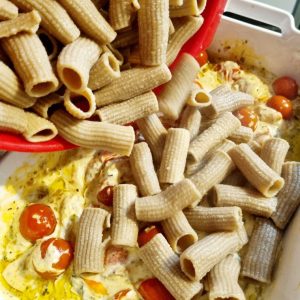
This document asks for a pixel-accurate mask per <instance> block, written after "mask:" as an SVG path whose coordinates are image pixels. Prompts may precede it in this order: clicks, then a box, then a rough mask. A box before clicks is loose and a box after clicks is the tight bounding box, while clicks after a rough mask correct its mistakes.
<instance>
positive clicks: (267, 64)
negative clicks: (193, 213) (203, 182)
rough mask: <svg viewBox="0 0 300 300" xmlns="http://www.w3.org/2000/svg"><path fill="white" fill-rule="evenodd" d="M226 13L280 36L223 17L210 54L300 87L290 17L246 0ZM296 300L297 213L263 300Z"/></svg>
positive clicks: (299, 292)
mask: <svg viewBox="0 0 300 300" xmlns="http://www.w3.org/2000/svg"><path fill="white" fill-rule="evenodd" d="M283 1H284V0H283ZM226 11H228V12H233V13H235V14H238V15H241V16H245V17H248V18H250V19H254V20H258V21H261V22H264V23H267V24H270V25H273V26H276V27H278V28H280V29H281V33H278V32H273V31H270V30H268V29H264V28H261V27H257V26H254V25H251V24H248V23H244V22H242V21H238V20H235V19H232V18H229V17H226V16H223V17H222V20H221V23H220V25H219V28H218V30H217V33H216V35H215V38H214V41H213V43H212V45H211V47H210V49H209V50H210V52H212V53H214V54H216V55H218V56H221V57H224V58H225V59H226V58H228V57H232V55H233V53H235V54H236V53H237V52H238V53H239V54H240V57H238V58H241V56H243V57H244V58H245V62H246V63H248V64H253V65H255V66H256V67H258V68H265V69H266V70H268V71H270V72H272V73H274V74H275V75H277V76H283V75H288V76H291V77H293V78H294V79H295V80H297V82H298V84H300V31H298V30H297V29H296V28H295V25H294V19H293V17H292V15H291V14H289V13H288V12H285V11H283V10H280V9H277V8H274V7H271V6H267V5H265V4H262V3H258V2H255V1H249V0H231V1H229V2H228V4H227V7H226ZM224 45H225V47H226V46H228V45H231V48H230V49H229V48H228V47H227V50H225V51H224ZM235 47H239V48H240V49H239V51H236V49H234V48H235ZM241 48H243V49H241ZM299 134H300V132H299ZM299 184H300V182H299ZM298 299H300V209H299V210H298V213H297V214H296V215H295V217H294V220H293V222H292V223H291V224H290V226H289V228H288V229H287V232H286V234H285V237H284V242H283V252H282V254H281V257H280V259H279V263H278V265H277V267H276V269H275V274H274V281H273V283H272V285H271V286H270V287H269V288H268V290H267V294H266V296H265V297H264V299H263V300H298Z"/></svg>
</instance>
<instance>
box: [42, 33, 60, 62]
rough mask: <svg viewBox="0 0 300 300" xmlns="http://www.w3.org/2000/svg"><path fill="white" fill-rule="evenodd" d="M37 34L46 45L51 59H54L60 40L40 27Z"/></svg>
mask: <svg viewBox="0 0 300 300" xmlns="http://www.w3.org/2000/svg"><path fill="white" fill-rule="evenodd" d="M37 35H38V37H39V39H40V40H41V42H42V44H43V46H44V47H45V49H46V51H47V54H48V58H49V60H50V61H51V60H53V59H55V58H56V57H57V54H58V42H57V41H56V40H55V39H54V37H53V36H52V35H51V34H49V33H48V32H47V31H46V30H44V29H41V28H39V30H38V31H37Z"/></svg>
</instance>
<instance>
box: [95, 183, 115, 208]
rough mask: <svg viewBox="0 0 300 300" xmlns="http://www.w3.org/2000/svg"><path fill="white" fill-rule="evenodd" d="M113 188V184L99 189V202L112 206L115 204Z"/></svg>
mask: <svg viewBox="0 0 300 300" xmlns="http://www.w3.org/2000/svg"><path fill="white" fill-rule="evenodd" d="M113 189H114V187H113V186H112V185H108V186H106V187H105V188H104V189H102V190H101V191H99V192H98V194H97V200H98V202H99V203H102V204H104V205H106V206H109V207H111V206H112V205H113V197H114V193H113Z"/></svg>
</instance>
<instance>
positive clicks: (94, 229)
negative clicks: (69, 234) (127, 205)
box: [74, 207, 109, 275]
mask: <svg viewBox="0 0 300 300" xmlns="http://www.w3.org/2000/svg"><path fill="white" fill-rule="evenodd" d="M107 219H109V213H108V212H107V211H106V210H104V209H101V208H91V207H89V208H85V209H84V210H83V213H82V215H81V217H80V219H79V224H78V233H77V237H76V244H75V254H74V273H75V274H76V275H80V274H82V273H100V272H101V271H102V270H103V265H104V261H103V258H102V259H101V257H100V252H101V248H102V247H103V242H102V232H103V230H104V229H105V227H107Z"/></svg>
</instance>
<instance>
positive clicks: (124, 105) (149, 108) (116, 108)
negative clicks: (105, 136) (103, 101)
mask: <svg viewBox="0 0 300 300" xmlns="http://www.w3.org/2000/svg"><path fill="white" fill-rule="evenodd" d="M157 111H158V103H157V98H156V96H155V94H154V93H153V92H148V93H145V94H142V95H139V96H136V97H134V98H132V99H130V100H127V101H124V102H121V103H114V104H111V105H107V106H104V107H101V108H99V109H98V110H96V114H97V115H98V117H99V119H100V120H101V121H103V122H108V123H113V124H120V125H124V124H128V123H130V122H133V121H135V120H137V119H141V118H144V117H147V116H148V115H150V114H153V113H155V112H157Z"/></svg>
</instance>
